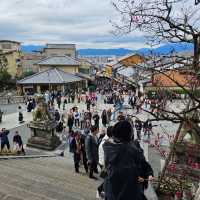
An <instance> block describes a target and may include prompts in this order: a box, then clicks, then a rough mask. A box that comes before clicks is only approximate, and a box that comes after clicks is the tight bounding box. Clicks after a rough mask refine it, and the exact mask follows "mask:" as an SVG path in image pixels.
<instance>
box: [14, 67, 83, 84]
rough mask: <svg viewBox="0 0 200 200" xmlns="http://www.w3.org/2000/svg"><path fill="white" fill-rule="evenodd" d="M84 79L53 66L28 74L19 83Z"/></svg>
mask: <svg viewBox="0 0 200 200" xmlns="http://www.w3.org/2000/svg"><path fill="white" fill-rule="evenodd" d="M82 80H84V79H83V78H80V77H79V76H76V75H74V74H70V73H66V72H64V71H62V70H60V69H57V68H52V69H48V70H46V71H42V72H39V73H36V74H33V75H31V76H28V77H26V78H24V79H22V80H20V81H18V82H17V84H20V85H23V84H49V83H50V84H62V83H71V82H78V81H82Z"/></svg>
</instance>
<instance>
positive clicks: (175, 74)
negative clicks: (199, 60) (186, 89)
mask: <svg viewBox="0 0 200 200" xmlns="http://www.w3.org/2000/svg"><path fill="white" fill-rule="evenodd" d="M165 74H166V75H164V74H162V73H158V74H156V75H154V78H153V83H152V85H153V86H160V87H177V86H178V85H177V84H176V83H175V82H174V81H176V82H178V83H179V84H180V85H182V86H189V84H190V83H191V80H194V81H195V80H196V79H195V78H194V76H192V75H190V74H188V73H182V72H181V71H175V70H169V71H166V72H165ZM168 77H170V78H171V79H172V80H174V81H172V80H171V79H170V78H168Z"/></svg>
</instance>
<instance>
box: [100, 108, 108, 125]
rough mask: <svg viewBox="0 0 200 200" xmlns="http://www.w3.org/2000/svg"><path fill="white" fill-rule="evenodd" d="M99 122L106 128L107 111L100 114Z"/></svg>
mask: <svg viewBox="0 0 200 200" xmlns="http://www.w3.org/2000/svg"><path fill="white" fill-rule="evenodd" d="M101 120H102V124H103V126H104V127H106V125H107V123H108V115H107V111H106V110H105V109H104V110H103V112H102V115H101Z"/></svg>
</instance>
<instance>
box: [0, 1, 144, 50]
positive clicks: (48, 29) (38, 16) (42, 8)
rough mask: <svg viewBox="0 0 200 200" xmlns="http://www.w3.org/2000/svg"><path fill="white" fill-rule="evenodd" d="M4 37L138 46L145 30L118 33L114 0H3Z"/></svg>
mask: <svg viewBox="0 0 200 200" xmlns="http://www.w3.org/2000/svg"><path fill="white" fill-rule="evenodd" d="M0 1H1V4H0V30H1V31H0V39H10V40H17V41H20V42H23V43H24V44H45V43H75V44H77V47H78V48H115V47H124V48H131V49H137V48H142V47H145V43H144V41H143V37H142V35H141V33H133V34H131V35H126V36H121V37H119V36H114V35H113V34H111V33H110V32H111V31H112V30H113V27H112V24H111V23H110V22H109V21H110V20H115V19H116V18H117V16H118V13H116V11H115V9H114V8H113V6H112V5H111V0H0Z"/></svg>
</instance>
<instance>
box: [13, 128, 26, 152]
mask: <svg viewBox="0 0 200 200" xmlns="http://www.w3.org/2000/svg"><path fill="white" fill-rule="evenodd" d="M13 150H14V151H16V152H17V154H20V153H23V154H24V155H25V151H24V147H23V141H22V138H21V136H20V135H19V132H18V131H15V135H14V137H13Z"/></svg>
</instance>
